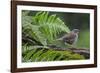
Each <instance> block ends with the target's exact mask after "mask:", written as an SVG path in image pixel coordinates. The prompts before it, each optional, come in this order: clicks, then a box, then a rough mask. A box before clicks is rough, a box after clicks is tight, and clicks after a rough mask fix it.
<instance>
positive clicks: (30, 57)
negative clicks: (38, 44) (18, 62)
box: [23, 45, 85, 62]
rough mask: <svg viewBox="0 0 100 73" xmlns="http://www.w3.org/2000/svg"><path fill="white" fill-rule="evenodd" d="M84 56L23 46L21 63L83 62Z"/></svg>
mask: <svg viewBox="0 0 100 73" xmlns="http://www.w3.org/2000/svg"><path fill="white" fill-rule="evenodd" d="M84 59H85V58H84V56H82V55H79V54H75V53H72V52H71V51H55V50H52V49H45V48H41V49H39V48H33V47H32V46H27V45H24V46H23V62H39V61H62V60H67V61H68V60H84Z"/></svg>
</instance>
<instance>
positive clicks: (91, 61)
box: [17, 5, 94, 68]
mask: <svg viewBox="0 0 100 73" xmlns="http://www.w3.org/2000/svg"><path fill="white" fill-rule="evenodd" d="M22 10H34V11H41V10H42V11H54V12H73V13H90V36H91V38H90V59H89V60H74V61H71V60H70V61H53V62H32V63H22V53H21V52H22V50H21V44H22V41H21V39H22V37H21V36H22V33H21V32H22V29H21V28H22V27H21V11H22ZM80 64H81V65H82V64H94V10H92V9H77V8H57V7H40V6H22V5H18V6H17V68H28V67H46V66H61V65H80Z"/></svg>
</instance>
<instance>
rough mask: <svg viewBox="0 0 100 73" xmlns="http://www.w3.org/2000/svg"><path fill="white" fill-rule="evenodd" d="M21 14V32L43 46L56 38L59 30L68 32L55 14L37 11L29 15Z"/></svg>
mask: <svg viewBox="0 0 100 73" xmlns="http://www.w3.org/2000/svg"><path fill="white" fill-rule="evenodd" d="M22 15H23V16H22V28H23V33H25V34H26V35H27V36H30V37H31V38H33V39H35V40H37V41H38V42H40V43H41V44H42V45H44V46H45V45H47V44H48V43H52V42H53V41H54V40H55V39H57V36H58V34H59V33H60V32H67V33H68V32H70V30H69V28H68V27H67V26H66V25H65V24H64V22H63V21H62V20H61V19H60V18H59V17H57V16H56V15H55V14H53V15H49V12H37V13H36V15H35V16H33V17H31V16H27V15H26V14H25V12H23V13H22Z"/></svg>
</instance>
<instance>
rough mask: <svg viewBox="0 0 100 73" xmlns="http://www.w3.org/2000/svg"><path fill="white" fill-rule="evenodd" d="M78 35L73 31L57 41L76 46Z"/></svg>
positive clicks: (76, 31) (77, 31)
mask: <svg viewBox="0 0 100 73" xmlns="http://www.w3.org/2000/svg"><path fill="white" fill-rule="evenodd" d="M78 33H79V30H78V29H73V30H72V31H71V32H70V33H68V34H65V35H64V36H62V37H61V38H59V39H57V40H60V41H63V42H64V43H68V44H71V45H74V44H76V42H77V40H78Z"/></svg>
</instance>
